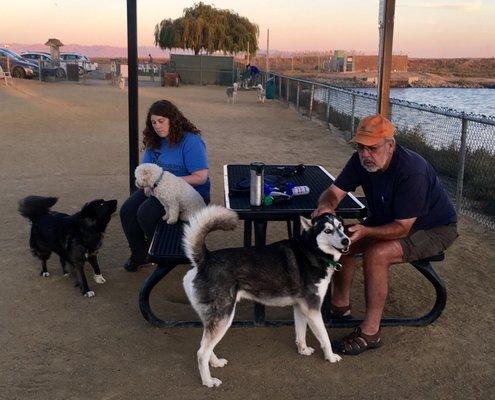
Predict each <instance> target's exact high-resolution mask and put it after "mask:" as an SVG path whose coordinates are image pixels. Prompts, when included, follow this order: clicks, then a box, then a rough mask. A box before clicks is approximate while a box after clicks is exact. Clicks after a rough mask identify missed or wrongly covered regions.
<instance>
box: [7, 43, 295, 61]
mask: <svg viewBox="0 0 495 400" xmlns="http://www.w3.org/2000/svg"><path fill="white" fill-rule="evenodd" d="M9 48H10V49H11V50H13V51H15V52H16V53H22V52H23V51H46V52H49V51H50V48H49V47H48V46H45V45H44V44H42V43H33V44H26V43H11V44H9ZM61 51H62V52H75V53H81V54H84V55H85V56H88V57H90V58H91V57H94V58H113V57H115V58H122V57H123V58H125V57H127V47H117V46H99V45H82V44H66V45H64V46H63V47H62V48H61ZM173 53H174V54H194V53H193V52H192V51H185V50H177V49H174V51H173ZM300 53H301V54H304V52H300ZM148 54H151V56H152V57H153V58H168V57H169V56H170V50H162V49H160V48H159V47H157V46H138V57H148ZM264 54H265V50H264V49H260V50H259V51H258V56H261V55H264ZM270 55H271V56H287V57H290V55H291V52H288V51H278V50H270Z"/></svg>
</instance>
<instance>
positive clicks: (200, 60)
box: [199, 54, 203, 86]
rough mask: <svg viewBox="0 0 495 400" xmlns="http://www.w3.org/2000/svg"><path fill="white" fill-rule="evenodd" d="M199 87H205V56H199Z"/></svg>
mask: <svg viewBox="0 0 495 400" xmlns="http://www.w3.org/2000/svg"><path fill="white" fill-rule="evenodd" d="M199 85H200V86H203V56H202V55H201V54H200V55H199Z"/></svg>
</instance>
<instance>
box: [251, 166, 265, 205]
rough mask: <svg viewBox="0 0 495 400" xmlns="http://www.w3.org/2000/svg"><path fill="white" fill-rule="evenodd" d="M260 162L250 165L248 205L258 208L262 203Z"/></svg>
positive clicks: (261, 170)
mask: <svg viewBox="0 0 495 400" xmlns="http://www.w3.org/2000/svg"><path fill="white" fill-rule="evenodd" d="M264 167H265V164H263V163H262V162H253V163H251V165H250V170H251V171H250V172H251V180H250V186H249V203H250V204H251V205H252V206H254V207H260V206H261V204H262V201H263V183H264V179H263V168H264Z"/></svg>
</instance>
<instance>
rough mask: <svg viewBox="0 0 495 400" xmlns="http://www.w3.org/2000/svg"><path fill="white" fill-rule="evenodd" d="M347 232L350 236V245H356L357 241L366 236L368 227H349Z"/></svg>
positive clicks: (357, 225)
mask: <svg viewBox="0 0 495 400" xmlns="http://www.w3.org/2000/svg"><path fill="white" fill-rule="evenodd" d="M348 231H349V232H350V233H351V236H349V239H350V240H351V243H356V242H357V241H358V240H361V239H362V238H364V237H366V236H368V227H366V226H364V225H361V224H356V225H351V226H350V227H349V228H348Z"/></svg>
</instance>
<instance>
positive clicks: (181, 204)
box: [134, 163, 206, 224]
mask: <svg viewBox="0 0 495 400" xmlns="http://www.w3.org/2000/svg"><path fill="white" fill-rule="evenodd" d="M134 176H135V177H136V186H137V187H138V188H141V189H143V188H145V187H151V188H153V193H154V196H155V197H156V198H157V199H158V200H160V202H161V203H162V204H163V207H165V211H166V214H165V215H164V216H163V219H164V220H165V221H167V224H175V223H176V222H177V220H178V219H179V218H180V220H181V221H189V218H190V217H191V215H193V214H194V213H195V212H196V211H199V210H201V209H202V208H204V207H206V204H205V202H204V200H203V198H202V197H201V195H200V194H199V193H198V192H197V191H196V190H195V189H194V188H193V187H192V186H191V185H189V183H187V182H186V181H185V180H184V179H182V178H179V177H177V176H175V175H174V174H171V173H170V172H168V171H164V170H163V168H162V167H160V166H159V165H156V164H151V163H144V164H141V165H140V166H138V167H137V168H136V171H135V172H134Z"/></svg>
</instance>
